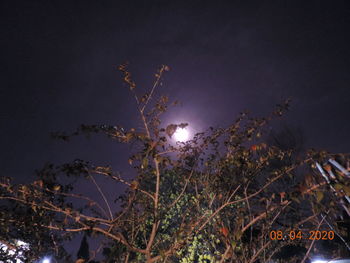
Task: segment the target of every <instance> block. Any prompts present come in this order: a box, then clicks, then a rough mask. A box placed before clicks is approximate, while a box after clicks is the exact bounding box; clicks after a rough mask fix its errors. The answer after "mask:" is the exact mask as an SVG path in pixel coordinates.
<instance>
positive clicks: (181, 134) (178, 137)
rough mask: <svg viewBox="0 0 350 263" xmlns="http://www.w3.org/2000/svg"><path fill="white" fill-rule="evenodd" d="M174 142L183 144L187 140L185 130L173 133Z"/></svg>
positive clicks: (187, 135) (179, 129)
mask: <svg viewBox="0 0 350 263" xmlns="http://www.w3.org/2000/svg"><path fill="white" fill-rule="evenodd" d="M174 137H175V140H176V141H178V142H185V141H187V140H188V137H189V133H188V130H187V129H186V128H177V129H176V131H175V133H174Z"/></svg>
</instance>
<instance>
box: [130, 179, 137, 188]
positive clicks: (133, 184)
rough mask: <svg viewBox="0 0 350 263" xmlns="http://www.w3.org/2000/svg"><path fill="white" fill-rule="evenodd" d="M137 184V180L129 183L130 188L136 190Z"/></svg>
mask: <svg viewBox="0 0 350 263" xmlns="http://www.w3.org/2000/svg"><path fill="white" fill-rule="evenodd" d="M138 186H139V183H138V182H137V181H135V180H134V181H132V182H131V184H130V187H131V189H133V190H136V189H137V187H138Z"/></svg>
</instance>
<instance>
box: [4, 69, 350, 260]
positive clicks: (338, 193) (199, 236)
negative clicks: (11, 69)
mask: <svg viewBox="0 0 350 263" xmlns="http://www.w3.org/2000/svg"><path fill="white" fill-rule="evenodd" d="M119 70H120V71H121V73H122V74H123V79H124V82H125V84H126V86H127V88H128V89H129V90H130V91H131V94H132V96H134V98H135V102H136V107H137V110H138V113H139V117H140V119H141V122H142V125H143V127H142V128H140V129H136V128H124V127H121V126H116V125H81V126H80V127H79V128H78V129H77V130H76V131H75V132H73V133H71V134H66V133H55V134H54V137H56V138H59V139H63V140H69V139H70V138H71V137H72V136H77V135H81V134H92V133H103V134H105V135H107V136H108V137H110V138H111V139H112V140H116V141H118V142H120V143H125V144H133V145H136V147H134V148H135V149H136V150H135V153H134V154H133V155H132V156H130V158H129V164H130V165H131V166H132V167H133V168H134V171H135V176H134V178H133V180H131V181H130V180H126V179H125V178H123V177H122V176H121V173H120V171H117V170H115V169H113V168H112V167H111V166H102V165H98V164H92V163H89V162H85V161H83V160H74V161H73V162H71V163H67V164H63V165H53V164H49V165H46V166H45V167H44V168H43V169H42V170H41V171H40V172H38V175H37V179H36V180H35V181H34V182H32V183H29V184H14V183H12V180H11V178H2V180H1V182H0V199H1V203H0V204H1V210H0V241H1V242H2V243H8V244H12V243H13V242H14V240H23V241H24V242H27V243H28V244H30V247H31V249H30V250H29V251H25V254H24V257H25V258H26V259H28V260H31V261H34V260H37V259H39V258H40V257H42V256H43V255H45V254H48V253H49V254H51V255H53V256H54V257H55V258H57V259H62V258H65V260H66V261H67V262H68V261H69V260H72V259H69V257H68V255H66V253H65V251H64V249H63V246H62V244H63V243H64V242H65V240H69V239H71V238H72V237H73V236H74V235H76V234H78V233H84V234H85V235H87V236H89V237H95V236H99V238H101V237H102V238H103V241H102V243H101V247H103V254H104V259H103V262H147V263H152V262H181V263H189V262H198V263H200V262H201V263H204V262H222V263H223V262H242V263H243V262H244V263H246V262H250V263H253V262H305V260H307V259H308V258H310V257H311V256H312V255H313V253H314V252H313V250H314V248H315V249H317V246H316V243H317V242H316V241H317V240H319V239H321V240H322V239H323V242H326V243H327V242H330V241H331V240H332V242H334V244H335V243H337V244H339V246H338V247H337V248H339V247H344V246H345V245H344V242H345V240H344V239H341V236H342V235H343V234H342V233H343V231H344V230H343V229H342V227H341V225H340V224H337V223H335V219H339V217H340V216H341V215H342V211H343V208H344V205H343V206H342V205H341V204H342V203H341V202H342V201H341V200H342V198H343V197H344V196H346V195H349V194H350V182H349V180H346V177H345V175H344V172H341V171H335V170H334V168H333V167H331V166H329V164H325V162H326V161H327V160H328V159H333V160H337V161H338V163H342V164H344V163H346V162H347V160H348V156H347V155H344V154H330V153H328V152H326V151H316V150H310V151H308V152H305V153H304V154H300V153H298V155H297V154H296V149H294V148H293V147H291V148H288V147H279V146H280V145H278V144H270V143H268V142H267V137H268V135H269V131H268V129H267V128H268V127H269V126H270V125H272V124H271V123H272V121H273V120H274V119H278V118H280V117H281V116H282V115H283V114H284V113H285V112H286V111H287V110H288V107H289V103H290V102H289V100H286V101H285V102H283V103H281V104H280V105H277V106H276V109H275V110H273V111H272V113H271V114H270V115H269V116H267V117H264V118H261V117H259V118H255V117H252V116H251V114H249V113H247V112H242V113H240V114H239V115H238V116H237V118H236V119H235V120H233V122H232V123H231V124H230V125H228V126H227V127H223V128H222V127H209V128H208V129H207V130H205V131H203V132H199V133H196V134H194V135H193V137H192V138H191V139H190V140H188V141H185V142H175V141H174V139H173V134H174V132H175V131H176V129H178V128H186V127H187V126H188V125H189V124H187V123H173V124H170V125H167V126H166V127H165V126H163V125H162V114H163V113H164V112H166V111H167V110H168V107H169V106H170V105H176V104H177V103H176V102H174V103H169V99H168V97H166V96H158V95H157V94H156V89H157V88H159V85H160V83H161V81H162V77H163V75H164V73H165V72H166V71H168V70H169V67H167V66H164V65H163V66H161V67H160V69H159V70H158V71H157V73H156V74H155V82H154V85H153V87H152V88H151V90H150V92H148V93H146V94H141V95H140V94H138V89H137V85H136V83H135V82H134V81H133V80H132V78H131V74H130V72H129V71H128V70H127V65H121V66H120V67H119ZM316 162H317V163H320V164H321V165H323V164H325V165H324V166H323V168H324V169H325V171H327V172H333V173H334V174H335V175H336V177H337V181H334V187H333V186H332V187H333V188H334V189H335V192H332V191H330V189H329V185H330V184H328V183H327V182H326V181H324V180H323V178H322V176H320V174H319V171H317V167H316V166H315V163H316ZM98 177H104V178H106V179H108V180H109V181H110V184H116V186H117V185H118V184H122V185H124V187H125V193H124V194H123V195H121V196H115V197H113V198H109V197H108V196H106V195H105V194H104V192H103V186H102V185H99V184H98V182H97V180H96V179H97V178H98ZM80 180H86V181H88V182H91V183H92V184H93V185H95V187H96V188H97V189H98V192H99V197H98V198H93V197H90V196H84V195H82V194H80V193H79V192H78V188H76V187H75V185H76V183H77V182H78V181H80ZM101 200H102V201H101ZM114 200H116V201H117V202H118V204H119V205H120V208H119V209H113V205H112V202H113V201H114ZM313 233H314V234H313ZM318 233H320V234H321V238H318ZM301 235H302V236H301ZM312 235H314V237H312ZM343 236H344V235H343ZM84 238H85V237H84ZM335 241H337V242H335ZM83 243H84V245H83V244H82V246H81V248H80V250H79V253H78V257H79V258H80V262H82V260H83V262H88V261H89V260H90V261H91V260H96V259H95V258H94V255H95V253H89V252H88V251H86V250H88V249H89V246H88V244H87V243H86V240H85V242H83ZM293 248H296V250H295V251H298V252H297V253H294V252H293V253H292V254H291V253H289V254H288V253H283V251H285V250H286V249H293ZM329 253H333V254H334V255H331V256H339V255H340V254H341V253H342V252H341V251H340V249H335V250H333V251H332V252H329ZM3 254H4V255H3V257H4V258H6V257H7V258H6V260H8V255H7V253H3ZM89 255H90V258H89V259H87V257H89ZM0 260H1V259H0ZM2 260H4V259H2Z"/></svg>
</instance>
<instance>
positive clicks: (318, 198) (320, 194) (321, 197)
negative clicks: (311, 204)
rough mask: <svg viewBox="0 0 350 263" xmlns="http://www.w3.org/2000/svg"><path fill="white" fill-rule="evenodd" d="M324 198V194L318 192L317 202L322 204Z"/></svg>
mask: <svg viewBox="0 0 350 263" xmlns="http://www.w3.org/2000/svg"><path fill="white" fill-rule="evenodd" d="M323 196H324V194H323V192H321V191H318V192H317V193H316V200H317V202H321V201H322V199H323Z"/></svg>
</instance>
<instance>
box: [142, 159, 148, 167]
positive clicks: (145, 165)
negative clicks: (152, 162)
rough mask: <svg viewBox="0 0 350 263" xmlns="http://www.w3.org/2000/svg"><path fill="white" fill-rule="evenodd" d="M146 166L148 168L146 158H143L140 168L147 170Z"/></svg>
mask: <svg viewBox="0 0 350 263" xmlns="http://www.w3.org/2000/svg"><path fill="white" fill-rule="evenodd" d="M147 166H148V158H147V157H145V158H143V159H142V164H141V168H142V169H145V168H147Z"/></svg>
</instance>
